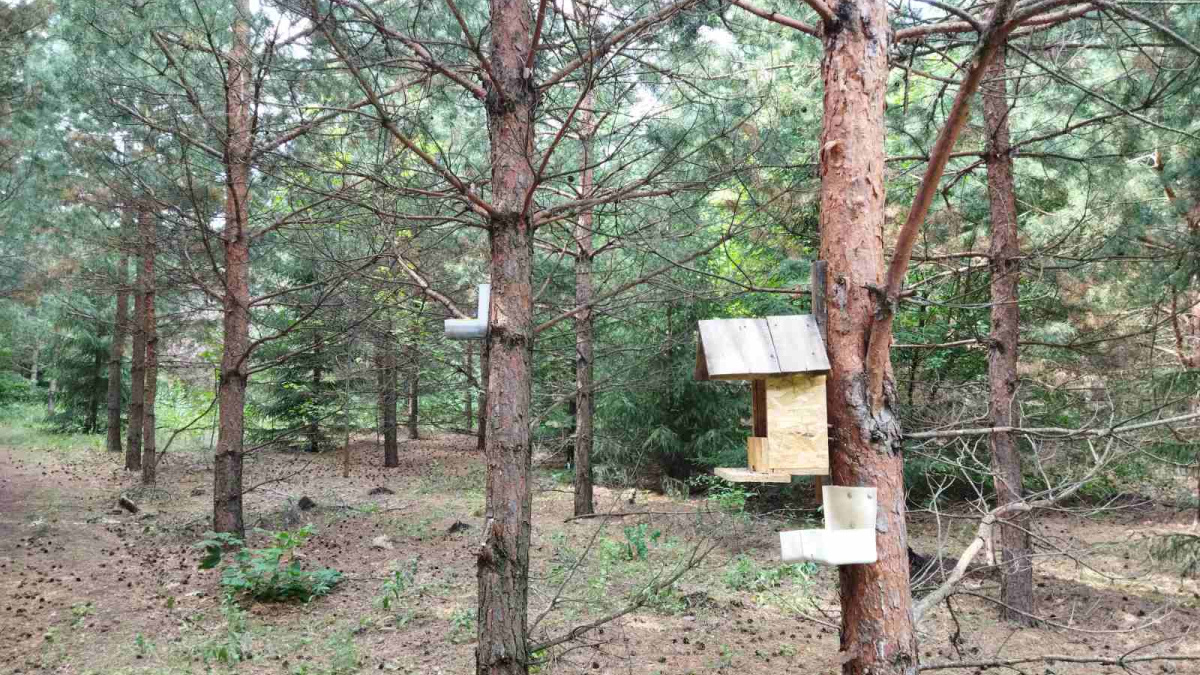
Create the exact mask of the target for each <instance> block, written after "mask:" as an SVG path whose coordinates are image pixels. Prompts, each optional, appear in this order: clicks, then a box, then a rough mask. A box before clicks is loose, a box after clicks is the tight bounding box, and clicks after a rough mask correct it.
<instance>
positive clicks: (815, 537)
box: [779, 485, 879, 565]
mask: <svg viewBox="0 0 1200 675" xmlns="http://www.w3.org/2000/svg"><path fill="white" fill-rule="evenodd" d="M876 492H877V491H876V488H873V487H844V486H840V485H825V486H822V488H821V504H822V506H823V508H824V511H825V529H823V530H793V531H791V532H780V533H779V547H780V550H781V552H782V557H783V560H784V562H797V561H801V560H806V561H811V562H816V563H822V564H825V565H861V564H866V563H873V562H877V561H878V560H879V553H878V551H877V549H876V546H875V519H876V517H877V514H878V513H879V504H878V502H877V500H876Z"/></svg>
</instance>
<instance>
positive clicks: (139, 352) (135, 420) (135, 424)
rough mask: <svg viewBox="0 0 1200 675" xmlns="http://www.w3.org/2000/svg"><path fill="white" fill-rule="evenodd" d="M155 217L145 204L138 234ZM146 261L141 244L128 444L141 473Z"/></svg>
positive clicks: (128, 461) (130, 461)
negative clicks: (147, 220) (145, 222)
mask: <svg viewBox="0 0 1200 675" xmlns="http://www.w3.org/2000/svg"><path fill="white" fill-rule="evenodd" d="M150 217H151V214H150V212H149V210H148V209H147V206H146V205H145V204H139V205H138V207H137V232H138V233H139V238H140V234H141V231H142V228H143V222H144V221H145V220H146V219H147V218H150ZM145 258H146V246H145V244H144V243H142V242H139V243H138V245H137V260H136V261H135V263H134V269H135V270H136V271H137V275H136V278H135V279H134V282H133V325H132V329H131V332H132V334H133V349H132V350H131V352H130V366H129V428H128V430H127V431H126V434H127V436H128V438H127V439H126V443H125V470H126V471H140V470H141V468H142V442H143V438H142V434H143V433H144V432H145V428H144V424H145V414H146V294H145V292H144V289H145V281H146V279H145V274H146V268H145Z"/></svg>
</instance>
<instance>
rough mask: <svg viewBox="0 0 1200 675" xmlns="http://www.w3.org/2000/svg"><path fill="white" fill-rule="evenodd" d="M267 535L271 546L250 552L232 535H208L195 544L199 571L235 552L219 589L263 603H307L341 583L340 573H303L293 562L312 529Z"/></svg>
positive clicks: (303, 570)
mask: <svg viewBox="0 0 1200 675" xmlns="http://www.w3.org/2000/svg"><path fill="white" fill-rule="evenodd" d="M269 534H270V535H271V538H272V539H273V544H274V545H272V546H268V547H266V548H256V549H252V548H246V546H245V542H243V541H242V540H241V539H239V538H238V537H236V536H234V535H232V534H229V533H224V532H221V533H217V532H210V533H209V534H208V536H207V538H206V539H205V540H204V541H202V542H200V543H199V544H197V547H199V548H203V549H204V551H205V556H204V558H203V559H202V560H201V561H200V569H213V568H215V567H216V566H217V565H218V564H220V562H221V559H222V557H223V556H224V553H225V550H226V549H227V548H234V549H237V550H236V552H235V553H234V555H233V559H232V560H231V561H230V562H229V563H228V564H227V565H225V568H224V569H223V570H222V571H221V586H223V587H224V588H225V590H226V592H228V593H229V594H231V595H234V594H244V595H247V596H250V597H251V598H254V599H255V600H261V601H264V602H289V601H296V600H299V601H301V602H309V601H310V600H312V599H313V598H317V597H320V596H322V595H326V594H328V593H329V592H330V591H331V590H333V587H334V586H336V585H337V583H338V582H339V581H341V580H342V573H341V572H339V571H337V570H334V569H328V568H322V569H317V570H305V569H304V568H303V567H302V566H301V565H300V560H299V559H298V558H296V556H295V550H296V549H297V548H299V547H300V546H302V545H303V544H304V542H305V541H307V540H308V538H309V537H310V536H311V535H312V526H311V525H305V526H304V527H302V528H300V529H299V530H295V531H286V530H285V531H282V532H270V533H269Z"/></svg>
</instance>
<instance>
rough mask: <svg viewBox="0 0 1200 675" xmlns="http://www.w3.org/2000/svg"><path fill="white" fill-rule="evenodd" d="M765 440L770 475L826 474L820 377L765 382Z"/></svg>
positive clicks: (826, 436) (826, 433)
mask: <svg viewBox="0 0 1200 675" xmlns="http://www.w3.org/2000/svg"><path fill="white" fill-rule="evenodd" d="M766 398H767V439H768V446H769V452H770V457H769V463H770V466H771V469H772V470H774V471H779V470H785V471H788V472H790V473H794V474H807V475H825V474H828V473H829V426H828V422H827V420H828V417H827V416H826V413H825V376H824V375H784V376H780V377H769V378H767V397H766Z"/></svg>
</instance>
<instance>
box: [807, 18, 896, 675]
mask: <svg viewBox="0 0 1200 675" xmlns="http://www.w3.org/2000/svg"><path fill="white" fill-rule="evenodd" d="M837 13H838V17H839V19H840V20H839V21H836V22H829V23H827V24H826V27H825V31H824V35H823V38H822V39H823V42H824V58H823V59H822V62H821V72H822V77H823V79H824V84H825V100H824V119H823V125H822V130H821V145H820V147H821V152H820V174H821V256H820V257H821V259H822V260H825V261H827V263H828V282H829V283H828V286H827V290H826V304H827V311H828V322H829V324H828V327H827V331H828V336H829V338H828V343H827V344H828V349H829V360H830V365H831V370H830V372H829V377H828V381H827V386H828V409H829V421H830V424H831V426H832V429H831V433H830V470H831V471H830V472H831V474H832V478H833V483H834V484H836V485H850V486H868V487H875V488H877V489H878V499H879V502H878V503H879V514H878V519H877V521H876V544H877V547H878V551H879V562H877V563H875V564H871V565H844V566H841V567H839V568H838V572H839V578H840V580H841V584H840V587H841V588H840V591H841V603H842V626H841V651H842V654H841V661H842V672H843V673H844V674H845V675H867V674H868V673H869V674H871V675H916V673H917V668H918V665H917V664H918V654H917V645H916V637H915V635H914V631H913V622H912V616H911V614H910V612H911V610H912V594H911V591H910V589H909V569H908V547H907V531H906V525H905V516H904V479H903V476H904V474H903V468H904V467H903V459H902V457H901V435H900V424H899V420H898V418H897V416H896V414H895V412H894V410H893V408H892V406H893V405H894V402H895V399H896V397H895V387H894V382H893V379H892V375H891V364H890V362H886V370H887V372H885V373H883V374H884V375H885V376H886V377H885V380H884V382H885V388H886V392H887V396H886V397H884V401H883V402H882V405H879V406H872V402H871V396H870V393H869V391H868V383H869V373H868V372H867V368H866V365H867V359H866V357H867V350H868V343H869V340H870V337H871V323H872V318H873V317H874V315H875V311H876V302H875V298H873V297H872V293H871V291H870V290H868V289H869V288H872V287H873V288H882V285H883V275H884V251H883V240H882V236H881V233H882V230H883V222H884V203H885V202H884V200H885V194H884V139H885V128H884V116H883V114H884V105H885V98H884V96H885V93H886V85H887V73H888V66H887V52H888V44H887V40H888V33H889V30H890V29H889V26H888V23H887V3H886V2H884V0H846V1H845V2H843V3H842V4H841V5H839V6H838V12H837Z"/></svg>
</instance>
